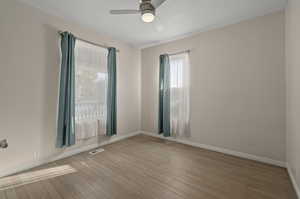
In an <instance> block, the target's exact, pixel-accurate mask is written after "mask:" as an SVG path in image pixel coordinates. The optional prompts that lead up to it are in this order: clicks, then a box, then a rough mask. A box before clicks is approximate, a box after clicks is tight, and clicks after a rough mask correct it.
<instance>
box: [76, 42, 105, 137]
mask: <svg viewBox="0 0 300 199" xmlns="http://www.w3.org/2000/svg"><path fill="white" fill-rule="evenodd" d="M106 90H107V49H104V48H101V47H98V46H94V45H91V44H88V43H86V42H83V41H80V40H77V41H76V45H75V123H76V129H75V132H76V139H77V140H83V139H88V138H92V137H95V136H98V135H100V134H101V135H105V133H106Z"/></svg>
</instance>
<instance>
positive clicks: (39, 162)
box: [0, 131, 141, 177]
mask: <svg viewBox="0 0 300 199" xmlns="http://www.w3.org/2000/svg"><path fill="white" fill-rule="evenodd" d="M139 134H141V132H140V131H137V132H132V133H128V134H125V135H116V136H113V137H111V138H110V139H109V140H106V141H103V142H101V143H96V144H90V145H87V146H83V147H79V148H76V149H74V150H67V151H64V152H63V153H61V154H59V155H53V156H52V157H51V158H43V159H39V160H35V161H30V162H27V163H23V164H22V165H21V166H17V167H14V168H11V169H4V170H0V177H4V176H8V175H12V174H15V173H19V172H22V171H26V170H28V169H31V168H34V167H37V166H40V165H43V164H46V163H49V162H53V161H56V160H60V159H63V158H66V157H69V156H72V155H75V154H78V153H82V152H85V151H89V150H92V149H94V148H98V147H101V146H104V145H107V144H111V143H114V142H117V141H120V140H123V139H126V138H129V137H132V136H136V135H139Z"/></svg>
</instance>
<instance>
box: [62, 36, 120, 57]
mask: <svg viewBox="0 0 300 199" xmlns="http://www.w3.org/2000/svg"><path fill="white" fill-rule="evenodd" d="M63 32H65V31H58V34H61V33H63ZM75 37H76V39H78V40H80V41H83V42H86V43H89V44H92V45H94V46H98V47H101V48H106V49H107V48H109V47H110V46H106V45H102V44H97V43H94V42H91V41H88V40H85V39H82V38H80V37H77V36H75ZM117 52H120V50H119V49H117Z"/></svg>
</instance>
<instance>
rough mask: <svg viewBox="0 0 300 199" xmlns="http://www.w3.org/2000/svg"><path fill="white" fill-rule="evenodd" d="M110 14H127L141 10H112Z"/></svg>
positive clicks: (138, 12)
mask: <svg viewBox="0 0 300 199" xmlns="http://www.w3.org/2000/svg"><path fill="white" fill-rule="evenodd" d="M110 14H113V15H125V14H140V11H139V10H111V11H110Z"/></svg>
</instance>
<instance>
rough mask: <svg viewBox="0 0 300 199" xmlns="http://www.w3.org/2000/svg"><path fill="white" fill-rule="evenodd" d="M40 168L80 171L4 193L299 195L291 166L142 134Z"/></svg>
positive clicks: (104, 197)
mask: <svg viewBox="0 0 300 199" xmlns="http://www.w3.org/2000/svg"><path fill="white" fill-rule="evenodd" d="M104 148H105V152H102V153H99V154H97V155H94V156H90V155H89V154H88V153H81V154H79V155H75V156H72V157H70V158H66V159H64V160H59V161H56V162H54V163H51V164H47V165H44V166H42V167H39V168H35V170H40V169H45V168H50V167H53V166H58V165H70V166H71V167H73V168H75V169H76V170H77V172H75V173H71V174H66V175H63V176H59V177H54V178H51V179H47V180H42V181H39V182H36V183H32V184H27V185H23V186H19V187H15V188H12V189H7V190H5V191H0V199H83V198H84V199H296V195H295V192H294V190H293V188H292V185H291V182H290V179H289V177H288V174H287V171H286V170H285V169H283V168H279V167H274V166H270V165H266V164H261V163H258V162H254V161H250V160H245V159H240V158H236V157H232V156H228V155H224V154H221V153H216V152H212V151H207V150H203V149H199V148H194V147H190V146H187V145H182V144H178V143H174V142H168V141H164V140H161V139H158V138H152V137H148V136H143V135H139V136H136V137H133V138H130V139H126V140H123V141H120V142H117V143H114V144H111V145H107V146H105V147H104Z"/></svg>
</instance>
